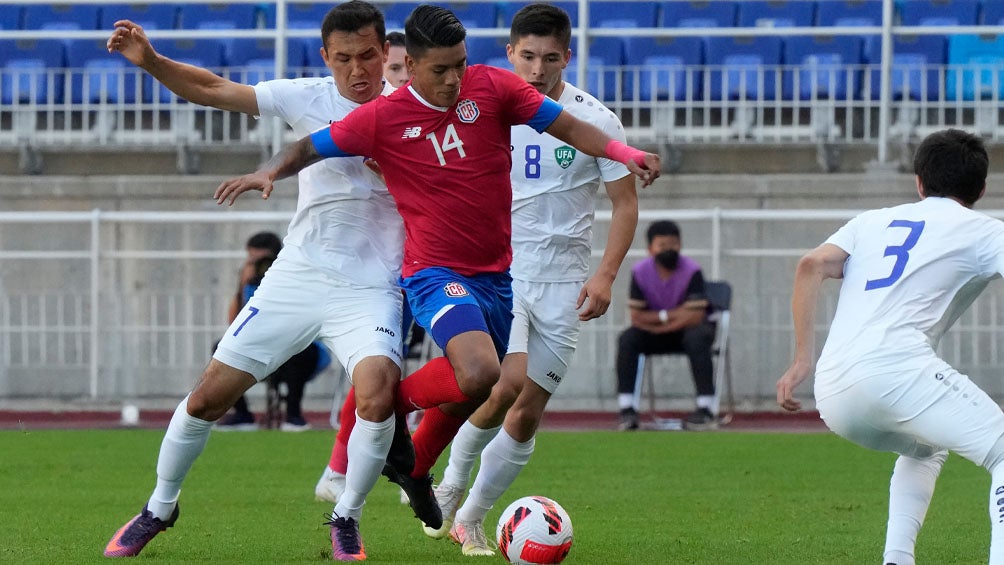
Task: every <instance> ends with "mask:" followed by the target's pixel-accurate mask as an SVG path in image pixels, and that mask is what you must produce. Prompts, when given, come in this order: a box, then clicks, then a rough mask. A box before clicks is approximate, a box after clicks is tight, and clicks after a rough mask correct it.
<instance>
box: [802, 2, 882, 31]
mask: <svg viewBox="0 0 1004 565" xmlns="http://www.w3.org/2000/svg"><path fill="white" fill-rule="evenodd" d="M816 25H819V26H846V25H852V26H866V25H867V26H880V25H882V0H827V1H825V2H819V3H818V4H817V5H816Z"/></svg>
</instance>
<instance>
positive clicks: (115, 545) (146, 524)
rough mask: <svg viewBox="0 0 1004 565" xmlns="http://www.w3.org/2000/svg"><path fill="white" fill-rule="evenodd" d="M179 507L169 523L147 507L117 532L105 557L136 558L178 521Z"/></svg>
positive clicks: (107, 547) (109, 543)
mask: <svg viewBox="0 0 1004 565" xmlns="http://www.w3.org/2000/svg"><path fill="white" fill-rule="evenodd" d="M179 513H180V512H179V507H178V506H175V507H174V512H171V517H170V518H168V519H167V521H164V520H161V519H160V518H157V517H156V516H154V515H153V513H151V512H150V511H149V510H147V508H146V506H144V507H143V511H142V512H140V513H139V515H137V516H136V517H135V518H133V519H132V520H129V522H127V523H126V525H124V526H122V527H121V528H119V531H117V532H115V535H114V536H112V539H111V540H110V541H109V542H108V545H107V546H106V547H105V557H135V556H137V555H139V552H140V551H143V548H144V547H146V544H148V543H150V540H152V539H153V537H154V536H155V535H157V534H159V533H160V532H163V531H164V530H166V529H168V528H170V527H171V526H173V525H174V523H175V522H177V521H178V514H179Z"/></svg>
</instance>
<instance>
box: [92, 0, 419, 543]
mask: <svg viewBox="0 0 1004 565" xmlns="http://www.w3.org/2000/svg"><path fill="white" fill-rule="evenodd" d="M115 26H116V29H115V31H114V33H113V34H112V35H111V37H110V38H109V40H108V49H109V51H119V52H121V53H122V54H123V55H124V56H125V57H126V58H127V59H129V60H130V61H131V62H132V63H134V64H136V65H138V66H140V67H142V68H143V69H144V70H146V71H147V72H149V73H150V74H151V75H153V76H154V77H155V78H156V79H157V80H159V81H160V82H162V83H163V84H164V85H165V86H167V87H168V88H170V89H171V90H172V91H174V92H175V93H177V94H178V95H179V96H181V97H183V98H185V99H187V100H189V101H191V102H194V103H197V104H204V105H209V106H214V107H217V108H221V109H224V110H231V111H239V112H244V113H247V114H250V115H254V116H259V115H261V116H278V117H281V118H282V119H283V120H285V121H286V123H288V124H289V125H290V126H291V127H292V128H293V130H294V132H295V133H296V134H297V136H306V135H309V134H310V133H312V132H314V131H316V130H318V129H320V128H323V127H326V126H328V125H329V124H330V123H331V121H332V120H339V119H341V118H342V117H344V116H345V115H347V114H348V113H349V112H351V111H352V110H353V109H355V108H357V107H358V106H360V105H361V104H363V103H365V102H368V101H370V100H373V99H374V98H377V97H378V96H379V95H380V94H381V93H387V92H389V91H392V90H393V89H391V88H389V87H385V85H384V81H383V76H382V75H383V63H384V61H385V59H386V55H387V52H386V50H387V48H386V44H385V41H384V35H385V32H384V21H383V15H382V14H381V13H380V11H379V10H377V9H376V8H375V7H374V6H372V5H371V4H368V3H366V2H360V1H352V2H347V3H344V4H340V5H338V6H336V7H335V8H333V9H332V10H331V11H330V12H329V13H328V14H327V15H326V16H325V18H324V21H323V22H322V25H321V37H322V38H323V42H324V43H323V45H322V46H321V47H320V51H321V56H322V58H323V59H324V61H325V64H326V66H327V67H328V68H329V70H330V71H331V72H332V76H331V77H325V78H303V79H293V80H288V79H280V80H270V81H265V82H261V83H259V84H257V85H255V86H254V87H251V86H247V85H242V84H238V83H235V82H232V81H229V80H227V79H224V78H221V77H219V76H217V75H215V74H213V73H212V72H210V71H208V70H206V69H201V68H198V67H194V66H191V65H186V64H183V63H179V62H176V61H172V60H170V59H167V58H165V57H163V56H161V55H159V54H158V53H156V51H154V49H153V47H152V46H151V45H150V42H149V40H147V38H146V36H145V35H144V33H143V30H142V29H141V28H140V27H139V26H137V25H135V24H134V23H132V22H129V21H119V22H116V24H115ZM374 226H379V229H374ZM403 238H404V235H403V227H402V221H401V218H400V216H399V215H398V213H397V210H396V207H395V205H394V201H393V199H392V198H391V196H390V195H389V193H388V191H387V187H386V185H385V184H384V183H383V181H382V179H381V178H380V177H379V176H378V175H376V174H374V173H373V172H372V171H370V170H369V169H368V168H367V167H366V166H365V165H364V164H363V159H362V158H351V159H330V160H326V161H324V162H322V163H318V164H316V165H314V166H312V167H309V168H307V169H305V170H304V171H303V172H301V173H300V175H299V197H298V202H297V209H296V212H295V214H294V217H293V220H292V221H291V222H290V225H289V231H288V233H287V235H286V238H285V240H284V243H285V246H284V247H283V249H282V252H281V253H280V254H279V256H278V259H277V260H276V261H275V263H274V264H273V265H272V267H271V268H270V269H269V270H268V273H267V274H266V276H265V278H264V280H263V281H262V284H261V286H260V287H259V289H258V291H257V292H256V293H255V295H254V297H252V298H251V300H250V301H249V302H248V303H247V304H246V305H245V307H244V309H243V310H242V311H241V312H240V313H239V314H238V316H237V318H236V319H235V320H234V322H233V324H232V325H231V326H230V328H228V329H227V331H226V334H225V335H224V337H223V339H222V340H221V342H220V344H219V347H218V349H217V351H216V353H215V354H214V356H213V359H212V361H211V362H210V364H209V366H208V368H207V369H206V370H205V372H204V373H203V375H202V379H201V380H200V382H199V384H198V385H197V386H196V388H195V390H193V391H192V393H191V394H190V395H189V396H188V397H186V398H185V399H184V400H183V401H182V402H181V404H180V405H179V406H178V409H177V410H176V412H175V414H174V417H173V418H172V420H171V423H170V425H169V426H168V429H167V433H166V434H165V436H164V440H163V443H162V445H161V452H160V458H159V459H158V463H157V475H158V480H157V486H156V489H155V490H154V492H153V495H152V496H151V498H150V500H149V502H148V503H147V505H146V507H144V509H143V511H142V513H141V514H140V515H138V516H136V517H135V518H134V519H133V520H131V521H130V522H129V523H127V524H126V525H125V526H123V527H122V528H121V529H120V530H119V531H118V532H116V534H115V536H114V537H113V538H112V540H111V541H110V542H109V543H108V547H107V548H106V550H105V555H106V556H113V557H120V556H121V557H124V556H133V555H136V554H138V553H139V552H140V551H141V550H142V549H143V547H144V546H145V545H146V543H147V542H149V541H150V540H151V539H152V538H153V537H154V536H155V535H156V534H157V533H158V532H160V531H163V530H165V529H167V528H168V527H170V526H172V525H174V523H175V521H176V520H177V517H178V504H177V500H178V496H179V493H180V489H181V483H182V481H183V479H184V477H185V475H186V474H187V472H188V470H189V468H190V467H191V465H192V463H193V462H194V461H195V459H196V458H197V457H198V455H199V453H201V451H202V449H203V447H204V446H205V443H206V440H207V439H208V437H209V432H210V428H211V427H212V425H213V422H214V421H215V420H217V419H218V418H219V417H220V416H222V415H223V414H224V413H225V412H226V411H227V410H228V409H229V408H230V407H231V406H232V405H233V403H234V402H235V401H236V400H237V398H238V397H240V396H241V394H243V393H244V391H245V390H247V389H248V388H250V387H251V386H252V385H254V384H255V383H256V382H257V381H259V380H261V379H262V378H264V377H265V376H266V375H268V374H269V373H271V372H272V371H274V370H275V369H276V368H277V367H278V366H279V365H281V364H282V363H283V362H285V361H286V360H287V359H288V358H289V357H290V356H291V355H293V354H295V353H297V352H299V351H301V350H302V349H303V348H304V347H306V346H307V345H308V344H309V343H310V342H311V341H313V340H315V339H318V338H319V339H322V340H323V341H324V343H325V344H326V345H327V346H328V347H329V349H330V350H331V351H332V352H333V353H334V355H335V356H336V357H337V358H338V360H339V361H340V362H341V363H342V365H343V366H344V367H345V370H346V373H347V374H348V375H350V377H351V379H352V381H353V385H354V387H355V391H356V402H357V407H358V408H357V422H356V425H355V427H354V428H353V431H352V435H351V437H350V439H349V442H348V444H349V447H348V449H349V453H350V455H351V457H350V461H349V467H348V470H347V473H346V488H345V492H344V493H343V494H342V496H341V497H340V499H339V501H338V505H337V506H336V507H335V510H334V516H333V518H332V521H331V522H330V524H331V543H332V552H333V557H334V558H335V559H341V560H358V559H362V558H365V552H364V551H363V548H362V543H361V540H360V538H359V533H358V520H359V517H360V514H361V509H362V505H363V501H364V499H365V496H366V494H367V493H368V492H369V490H370V489H371V488H372V487H373V485H374V483H375V482H376V479H377V478H378V477H379V475H380V470H381V469H382V468H383V465H384V462H385V459H386V456H387V452H388V450H389V448H390V445H391V440H392V437H393V432H394V421H395V419H394V413H393V394H394V390H395V389H396V386H397V383H398V381H399V379H400V372H401V369H400V365H401V354H400V351H401V336H400V330H399V328H401V309H402V297H401V291H400V288H399V286H398V284H397V279H398V277H399V276H400V266H401V261H402V241H403ZM248 479H249V480H251V479H253V477H250V476H249V477H248Z"/></svg>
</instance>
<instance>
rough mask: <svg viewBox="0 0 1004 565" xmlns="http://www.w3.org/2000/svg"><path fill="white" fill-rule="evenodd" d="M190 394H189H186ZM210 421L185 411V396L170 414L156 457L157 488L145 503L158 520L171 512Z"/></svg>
mask: <svg viewBox="0 0 1004 565" xmlns="http://www.w3.org/2000/svg"><path fill="white" fill-rule="evenodd" d="M189 396H191V394H189ZM212 428H213V422H207V421H205V420H200V419H199V418H196V417H194V416H190V415H189V414H188V396H186V397H185V398H184V399H183V400H182V401H181V404H178V408H176V409H175V411H174V416H172V417H171V423H170V424H168V426H167V432H166V433H165V434H164V439H163V441H161V443H160V456H159V457H158V458H157V487H156V488H155V489H154V491H153V495H152V496H151V497H150V501H149V502H147V509H148V510H150V512H152V513H153V515H154V516H156V517H158V518H160V519H161V520H167V519H168V518H170V517H171V513H172V512H174V507H175V505H176V504H177V503H178V495H180V494H181V483H182V481H184V480H185V475H187V474H188V470H189V469H191V468H192V463H195V460H196V458H198V457H199V454H200V453H202V448H204V447H205V446H206V441H207V440H208V439H209V432H210V430H212Z"/></svg>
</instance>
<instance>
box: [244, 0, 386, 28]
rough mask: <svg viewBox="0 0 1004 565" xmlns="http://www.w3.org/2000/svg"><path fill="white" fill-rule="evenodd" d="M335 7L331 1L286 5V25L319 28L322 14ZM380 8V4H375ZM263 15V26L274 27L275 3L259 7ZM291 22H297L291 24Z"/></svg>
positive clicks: (322, 18) (326, 13)
mask: <svg viewBox="0 0 1004 565" xmlns="http://www.w3.org/2000/svg"><path fill="white" fill-rule="evenodd" d="M333 7H335V4H334V3H332V2H299V3H296V4H287V5H286V22H287V26H288V27H295V28H300V29H310V28H315V29H318V30H319V29H321V22H323V21H324V16H326V15H328V12H329V11H330V10H331V8H333ZM377 7H378V8H380V7H381V6H377ZM261 12H262V14H263V15H264V16H265V27H268V28H274V27H275V23H276V22H275V5H274V4H265V5H264V6H263V7H262V9H261ZM293 22H297V23H296V25H293Z"/></svg>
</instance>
